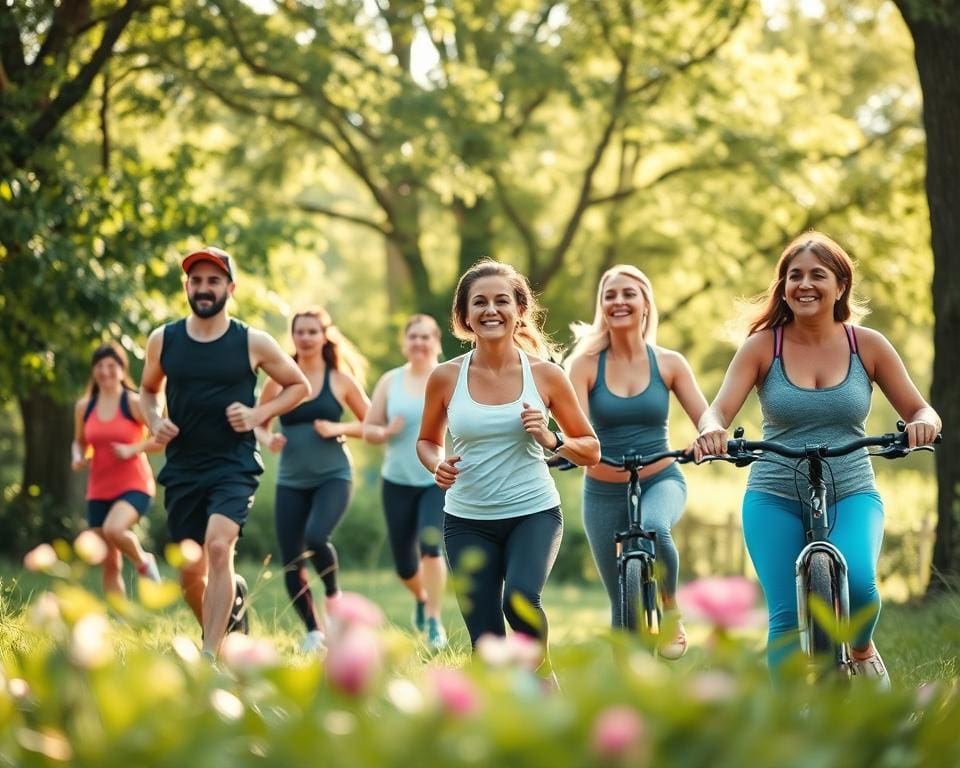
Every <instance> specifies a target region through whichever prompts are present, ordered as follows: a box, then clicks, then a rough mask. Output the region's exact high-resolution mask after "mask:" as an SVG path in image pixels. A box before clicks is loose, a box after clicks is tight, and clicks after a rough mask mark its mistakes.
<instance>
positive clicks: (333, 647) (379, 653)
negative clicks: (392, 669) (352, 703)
mask: <svg viewBox="0 0 960 768" xmlns="http://www.w3.org/2000/svg"><path fill="white" fill-rule="evenodd" d="M328 638H329V640H330V643H329V646H328V648H327V659H326V664H325V667H326V672H327V679H328V680H330V682H331V683H332V684H333V685H334V687H336V688H339V689H340V690H341V691H344V692H345V693H349V694H351V695H354V696H359V695H360V694H362V693H365V692H366V691H367V690H368V689H369V688H370V686H371V684H372V683H373V681H374V679H376V677H377V674H378V673H379V672H380V668H381V666H382V664H383V649H382V647H381V645H380V636H379V635H378V634H377V631H376V630H375V629H372V628H371V627H367V626H363V625H360V624H358V625H354V626H351V627H347V628H346V629H341V630H339V631H338V632H336V633H335V634H331V635H328Z"/></svg>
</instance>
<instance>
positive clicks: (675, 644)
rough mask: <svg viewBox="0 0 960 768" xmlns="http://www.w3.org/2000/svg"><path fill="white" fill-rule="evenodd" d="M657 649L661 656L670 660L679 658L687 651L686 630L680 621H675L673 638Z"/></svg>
mask: <svg viewBox="0 0 960 768" xmlns="http://www.w3.org/2000/svg"><path fill="white" fill-rule="evenodd" d="M658 651H659V653H660V655H661V656H662V657H663V658H665V659H669V660H670V661H674V660H676V659H679V658H680V657H681V656H683V654H685V653H686V652H687V631H686V630H685V629H684V628H683V622H682V621H677V628H676V631H675V633H674V635H673V639H671V640H668V641H667V642H665V643H663V644H662V645H660V647H659V648H658Z"/></svg>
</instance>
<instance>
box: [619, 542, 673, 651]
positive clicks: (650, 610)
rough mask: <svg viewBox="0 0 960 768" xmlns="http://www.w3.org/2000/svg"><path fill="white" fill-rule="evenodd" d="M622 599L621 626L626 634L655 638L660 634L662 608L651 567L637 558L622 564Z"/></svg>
mask: <svg viewBox="0 0 960 768" xmlns="http://www.w3.org/2000/svg"><path fill="white" fill-rule="evenodd" d="M622 567H623V574H624V578H623V590H624V600H623V601H622V603H621V606H622V608H623V616H622V617H621V624H622V626H623V628H624V629H626V630H628V631H630V632H637V631H639V632H640V633H641V634H642V635H656V634H658V633H659V632H660V620H661V618H662V616H663V609H662V606H661V603H660V590H659V588H658V586H657V580H656V579H655V578H654V575H653V564H652V563H650V562H648V561H645V560H641V559H640V558H630V559H628V560H626V561H625V562H624V563H623V566H622Z"/></svg>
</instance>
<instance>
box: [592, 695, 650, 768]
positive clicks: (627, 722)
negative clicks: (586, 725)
mask: <svg viewBox="0 0 960 768" xmlns="http://www.w3.org/2000/svg"><path fill="white" fill-rule="evenodd" d="M646 735H647V728H646V724H645V722H644V720H643V717H642V716H641V714H640V713H639V712H637V711H636V710H635V709H633V708H631V707H626V706H615V707H609V708H608V709H605V710H603V711H602V712H601V713H600V714H598V715H597V718H596V720H594V721H593V733H592V736H591V739H590V745H591V747H592V749H593V753H594V754H595V755H596V756H597V757H599V758H601V759H602V760H618V761H620V762H622V763H627V762H629V763H630V765H631V766H639V765H645V764H646V762H647V760H646V757H647V747H646V744H645V737H646Z"/></svg>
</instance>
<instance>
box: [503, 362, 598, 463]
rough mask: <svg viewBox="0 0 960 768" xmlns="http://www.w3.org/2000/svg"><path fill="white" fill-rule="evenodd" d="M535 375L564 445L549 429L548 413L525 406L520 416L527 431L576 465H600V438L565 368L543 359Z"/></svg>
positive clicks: (541, 443) (538, 364)
mask: <svg viewBox="0 0 960 768" xmlns="http://www.w3.org/2000/svg"><path fill="white" fill-rule="evenodd" d="M533 374H534V380H535V381H536V384H537V389H538V390H539V391H540V392H541V396H543V399H544V404H545V405H546V406H547V408H548V409H549V411H550V413H551V414H552V416H553V418H554V419H555V420H556V422H557V426H558V427H560V431H561V433H562V434H563V446H562V447H560V448H559V450H558V449H557V436H556V435H554V434H553V432H551V431H550V430H549V429H547V422H546V418H545V415H544V418H542V419H541V418H540V414H539V411H536V410H535V409H527V408H526V407H525V408H524V412H523V414H521V418H523V421H524V428H525V429H526V430H527V433H528V434H529V435H530V436H531V437H532V438H533V439H534V440H536V441H537V442H538V443H539V444H540V445H541V446H543V447H544V448H546V449H547V450H548V451H556V452H557V453H558V454H560V455H561V456H563V458H565V459H567V460H569V461H572V462H573V463H574V464H577V465H579V466H585V467H592V466H594V465H596V464H598V463H599V462H600V441H599V440H598V439H597V435H596V433H595V432H594V431H593V427H591V426H590V422H589V420H588V419H587V416H586V414H585V413H584V412H583V409H582V408H581V407H580V403H579V401H578V400H577V395H576V392H575V391H574V388H573V385H572V384H571V383H570V380H569V379H568V378H567V377H566V375H565V374H564V372H563V369H562V368H561V367H560V366H558V365H555V364H554V363H548V362H546V361H540V362H537V363H536V364H534V366H533Z"/></svg>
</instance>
